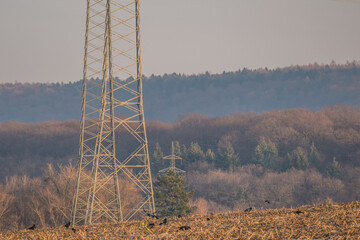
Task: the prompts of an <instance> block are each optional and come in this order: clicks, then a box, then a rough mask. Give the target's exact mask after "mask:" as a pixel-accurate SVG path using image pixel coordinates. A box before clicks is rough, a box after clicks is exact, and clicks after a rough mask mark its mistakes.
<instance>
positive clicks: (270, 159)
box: [253, 137, 279, 168]
mask: <svg viewBox="0 0 360 240" xmlns="http://www.w3.org/2000/svg"><path fill="white" fill-rule="evenodd" d="M278 157H279V156H278V150H277V147H276V145H275V143H273V142H272V141H271V140H270V139H269V140H266V139H265V138H264V137H261V138H260V141H259V143H258V145H257V146H256V148H255V154H254V158H253V161H254V163H257V164H260V165H262V166H263V167H264V168H273V167H274V165H275V162H276V160H277V159H278Z"/></svg>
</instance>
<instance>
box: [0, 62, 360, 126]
mask: <svg viewBox="0 0 360 240" xmlns="http://www.w3.org/2000/svg"><path fill="white" fill-rule="evenodd" d="M359 76H360V64H359V62H356V61H354V62H349V63H347V64H343V65H337V64H335V63H331V64H328V65H318V64H316V63H315V64H310V65H307V66H291V67H286V68H277V69H267V68H265V69H256V70H250V69H246V68H244V69H241V70H238V71H234V72H223V73H221V74H210V73H209V72H206V73H202V74H194V75H184V74H176V73H173V74H164V75H162V76H156V75H151V76H148V77H147V76H144V77H143V95H144V110H145V116H146V119H148V120H150V121H163V122H173V121H174V120H176V119H177V118H178V116H179V114H180V115H184V114H187V113H193V112H196V113H201V114H205V115H208V116H211V117H218V116H224V115H229V114H231V113H234V112H261V111H270V110H280V109H287V108H299V107H301V108H305V109H309V110H319V109H321V108H323V107H324V106H334V105H339V104H344V105H348V106H354V107H356V106H359V102H360V97H359V95H358V94H357V93H358V92H359V90H360V85H359ZM24 81H26V79H24ZM81 93H82V82H81V81H75V82H68V83H53V84H50V83H48V84H45V83H44V84H40V83H33V84H29V83H4V84H0V121H1V122H4V121H19V122H43V121H52V120H58V121H68V120H77V119H79V118H80V107H81V106H80V105H81Z"/></svg>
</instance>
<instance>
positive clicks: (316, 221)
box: [0, 202, 360, 239]
mask: <svg viewBox="0 0 360 240" xmlns="http://www.w3.org/2000/svg"><path fill="white" fill-rule="evenodd" d="M161 222H163V220H162V219H159V220H153V219H152V220H144V221H134V222H128V223H120V224H104V225H93V226H83V227H77V228H74V229H73V230H72V229H68V228H65V227H58V228H48V229H36V230H22V231H7V232H1V233H0V238H2V239H23V238H28V239H119V238H134V239H338V238H341V239H356V238H359V237H360V234H359V228H360V224H359V223H360V203H359V202H352V203H346V204H326V205H314V206H302V207H299V208H296V209H293V208H281V209H268V210H252V211H251V212H244V211H237V212H229V213H223V214H209V215H197V216H190V217H183V218H177V217H175V218H170V219H168V220H167V223H166V224H160V223H161Z"/></svg>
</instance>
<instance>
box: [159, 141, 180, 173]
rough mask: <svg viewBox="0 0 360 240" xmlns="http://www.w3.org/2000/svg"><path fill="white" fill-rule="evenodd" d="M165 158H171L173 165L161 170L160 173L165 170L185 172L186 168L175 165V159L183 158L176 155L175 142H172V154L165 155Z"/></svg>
mask: <svg viewBox="0 0 360 240" xmlns="http://www.w3.org/2000/svg"><path fill="white" fill-rule="evenodd" d="M163 159H168V160H171V165H170V167H168V168H165V169H162V170H160V171H159V173H165V172H169V171H174V172H177V173H185V171H184V170H181V169H179V168H177V167H175V160H180V159H182V158H181V157H178V156H176V155H175V152H174V142H171V155H168V156H165V157H163Z"/></svg>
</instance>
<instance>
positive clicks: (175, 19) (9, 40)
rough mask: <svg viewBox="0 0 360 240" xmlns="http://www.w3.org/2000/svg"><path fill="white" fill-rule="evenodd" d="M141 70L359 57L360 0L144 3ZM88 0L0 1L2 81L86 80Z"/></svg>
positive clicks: (161, 0)
mask: <svg viewBox="0 0 360 240" xmlns="http://www.w3.org/2000/svg"><path fill="white" fill-rule="evenodd" d="M140 2H141V31H142V32H141V34H142V57H143V62H142V64H143V73H144V74H145V75H150V74H152V73H154V74H164V73H172V72H176V73H186V74H191V73H202V72H205V71H209V72H211V73H218V72H222V71H235V70H238V69H242V68H244V67H247V68H251V69H254V68H260V67H269V68H276V67H283V66H289V65H292V64H293V65H295V64H308V63H314V62H318V63H330V62H331V60H335V61H336V62H337V63H345V62H346V61H348V60H349V61H352V60H360V27H359V26H360V0H359V1H356V0H352V1H351V0H342V1H341V0H338V1H336V0H140ZM85 7H86V1H85V0H0V34H1V35H0V43H1V44H0V83H3V82H14V81H18V82H56V81H63V82H68V81H77V80H80V79H81V77H82V65H83V53H84V50H83V45H84V31H85V11H86V9H85Z"/></svg>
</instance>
